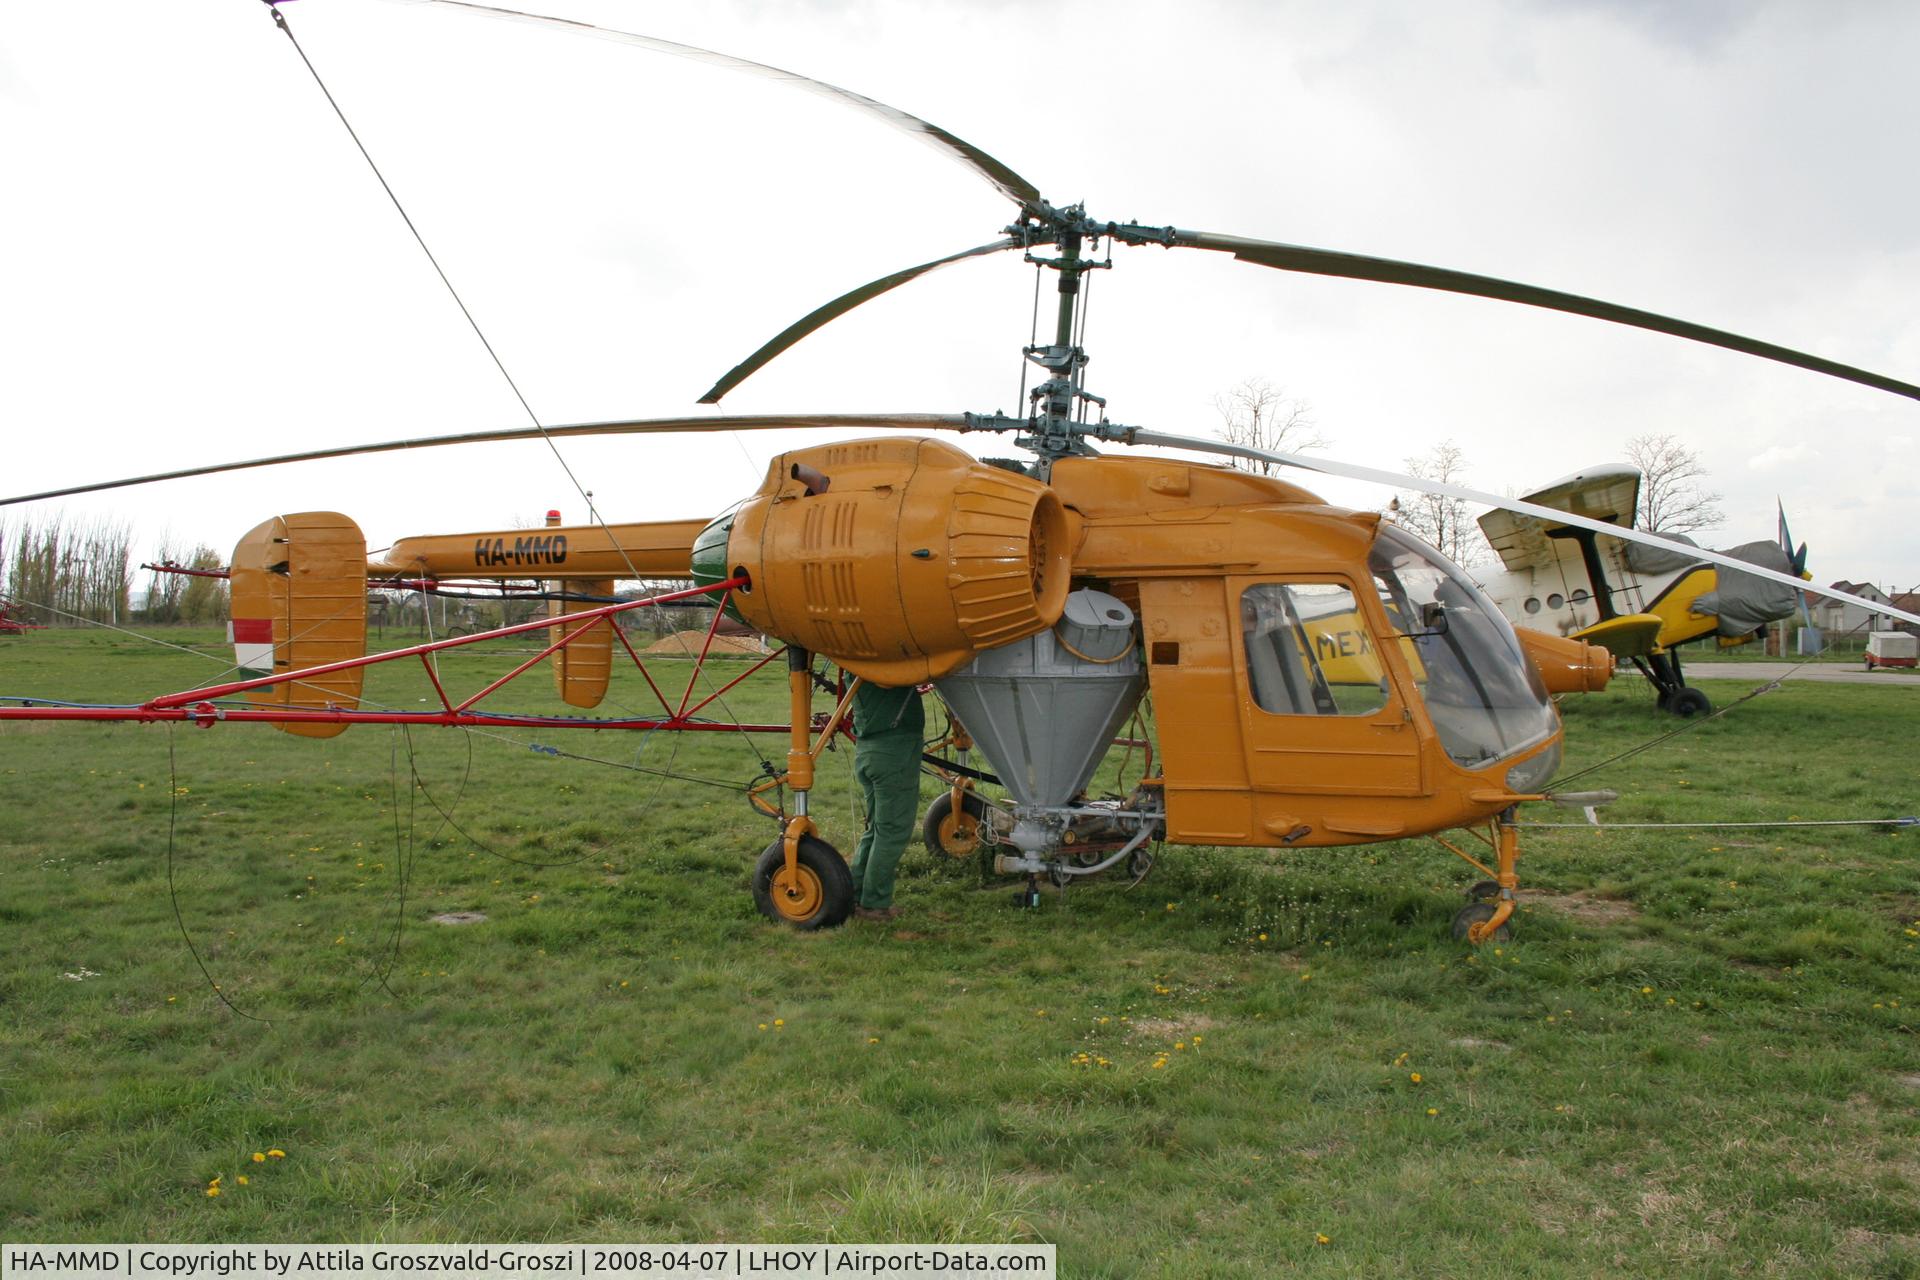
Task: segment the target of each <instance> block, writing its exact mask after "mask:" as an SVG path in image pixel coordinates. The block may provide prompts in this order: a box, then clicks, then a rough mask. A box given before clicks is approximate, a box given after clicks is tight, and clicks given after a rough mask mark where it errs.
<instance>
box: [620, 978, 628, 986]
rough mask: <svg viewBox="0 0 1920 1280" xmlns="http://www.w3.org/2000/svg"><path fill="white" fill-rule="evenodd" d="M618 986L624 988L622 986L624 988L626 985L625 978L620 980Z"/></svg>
mask: <svg viewBox="0 0 1920 1280" xmlns="http://www.w3.org/2000/svg"><path fill="white" fill-rule="evenodd" d="M620 985H621V986H623V987H624V986H626V985H627V980H626V979H625V978H622V979H620Z"/></svg>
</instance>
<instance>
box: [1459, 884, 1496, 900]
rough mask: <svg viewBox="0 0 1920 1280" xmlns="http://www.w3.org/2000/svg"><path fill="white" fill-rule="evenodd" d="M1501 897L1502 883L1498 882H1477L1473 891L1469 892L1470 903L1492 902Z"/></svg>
mask: <svg viewBox="0 0 1920 1280" xmlns="http://www.w3.org/2000/svg"><path fill="white" fill-rule="evenodd" d="M1499 896H1500V882H1499V881H1498V880H1480V881H1477V882H1475V884H1474V886H1473V887H1472V888H1471V889H1468V890H1467V901H1468V902H1491V901H1493V900H1494V899H1495V898H1497V897H1499Z"/></svg>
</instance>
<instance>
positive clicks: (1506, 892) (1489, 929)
mask: <svg viewBox="0 0 1920 1280" xmlns="http://www.w3.org/2000/svg"><path fill="white" fill-rule="evenodd" d="M1513 818H1514V810H1513V809H1511V808H1509V809H1507V810H1505V811H1504V812H1503V813H1501V814H1500V816H1499V817H1497V818H1495V819H1494V820H1493V828H1492V831H1491V833H1490V834H1487V835H1481V836H1480V838H1481V839H1482V840H1484V841H1486V842H1487V843H1488V844H1490V845H1492V846H1493V851H1494V854H1495V863H1496V866H1497V868H1498V869H1497V870H1496V869H1495V867H1489V866H1487V864H1486V863H1484V862H1481V861H1480V860H1479V859H1478V858H1475V857H1474V856H1473V855H1471V854H1469V853H1467V852H1466V851H1465V850H1464V849H1461V848H1459V847H1458V846H1456V845H1453V844H1451V843H1449V842H1448V841H1446V840H1441V839H1440V837H1439V836H1435V837H1434V839H1435V840H1436V841H1438V842H1439V843H1440V845H1441V846H1442V847H1444V848H1445V849H1446V850H1447V851H1448V852H1449V853H1451V854H1453V855H1454V856H1455V857H1456V858H1459V859H1461V860H1462V861H1463V862H1465V863H1467V865H1469V866H1471V867H1473V868H1475V869H1476V870H1478V871H1480V872H1481V873H1482V874H1484V875H1486V876H1488V877H1490V878H1489V879H1485V880H1481V881H1479V882H1477V883H1476V884H1475V885H1474V886H1473V887H1472V888H1471V889H1468V890H1467V905H1466V906H1464V907H1462V908H1460V910H1459V911H1457V912H1455V913H1454V916H1453V936H1454V939H1455V940H1456V941H1463V942H1471V943H1472V944H1473V945H1474V946H1476V947H1477V946H1481V945H1484V944H1485V943H1488V942H1505V941H1507V940H1508V939H1509V938H1511V937H1513V908H1514V902H1515V898H1514V894H1515V891H1516V890H1518V889H1519V887H1520V877H1519V876H1518V875H1516V874H1515V873H1514V869H1513V868H1514V863H1515V862H1517V861H1518V860H1519V857H1520V832H1519V829H1518V828H1516V827H1515V826H1514V825H1513ZM1475 834H1476V835H1479V833H1478V832H1476V833H1475Z"/></svg>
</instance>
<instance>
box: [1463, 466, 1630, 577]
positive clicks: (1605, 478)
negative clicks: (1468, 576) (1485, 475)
mask: <svg viewBox="0 0 1920 1280" xmlns="http://www.w3.org/2000/svg"><path fill="white" fill-rule="evenodd" d="M1522 501H1524V502H1531V503H1534V504H1535V505H1537V506H1542V507H1553V508H1555V509H1556V510H1559V511H1566V512H1569V513H1571V514H1573V515H1577V516H1585V517H1586V518H1587V519H1589V520H1606V521H1609V522H1611V523H1613V524H1617V525H1621V526H1622V527H1625V528H1632V527H1633V512H1634V508H1635V506H1636V505H1637V504H1638V503H1639V501H1640V471H1639V469H1638V468H1636V467H1631V466H1628V465H1627V464H1626V463H1624V462H1606V463H1602V464H1600V465H1599V466H1597V467H1588V468H1586V469H1585V470H1584V471H1577V472H1575V473H1574V474H1573V475H1570V476H1565V477H1563V478H1561V479H1559V480H1555V481H1554V482H1553V483H1552V484H1550V485H1548V486H1546V487H1545V488H1544V489H1540V490H1537V491H1536V492H1533V493H1530V494H1527V495H1526V497H1525V498H1523V499H1522ZM1562 527H1564V526H1561V525H1556V524H1554V523H1552V522H1551V521H1549V520H1546V519H1543V518H1541V517H1539V516H1530V515H1522V514H1520V513H1518V512H1514V511H1505V510H1501V509H1499V508H1495V509H1494V510H1492V511H1489V512H1487V513H1486V514H1485V515H1483V516H1481V517H1480V531H1481V532H1482V533H1484V534H1486V535H1487V541H1488V542H1489V543H1491V544H1492V546H1493V549H1494V550H1495V551H1497V552H1499V553H1500V562H1501V563H1502V564H1503V565H1505V566H1506V568H1507V569H1508V571H1509V572H1513V573H1520V572H1524V571H1525V570H1528V569H1545V568H1549V567H1551V566H1553V565H1555V564H1557V563H1558V562H1559V557H1560V551H1559V548H1558V547H1557V546H1556V545H1555V543H1554V540H1553V539H1552V538H1551V537H1549V536H1548V535H1549V534H1551V533H1552V532H1553V531H1554V530H1555V529H1558V528H1562Z"/></svg>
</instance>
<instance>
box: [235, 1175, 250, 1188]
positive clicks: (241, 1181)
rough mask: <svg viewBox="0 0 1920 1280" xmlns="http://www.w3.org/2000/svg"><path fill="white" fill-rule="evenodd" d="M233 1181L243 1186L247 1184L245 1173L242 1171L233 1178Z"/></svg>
mask: <svg viewBox="0 0 1920 1280" xmlns="http://www.w3.org/2000/svg"><path fill="white" fill-rule="evenodd" d="M234 1181H235V1182H237V1183H239V1184H240V1185H241V1186H243V1187H244V1186H246V1185H247V1175H246V1174H244V1173H243V1174H241V1175H240V1176H239V1177H237V1178H235V1179H234Z"/></svg>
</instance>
